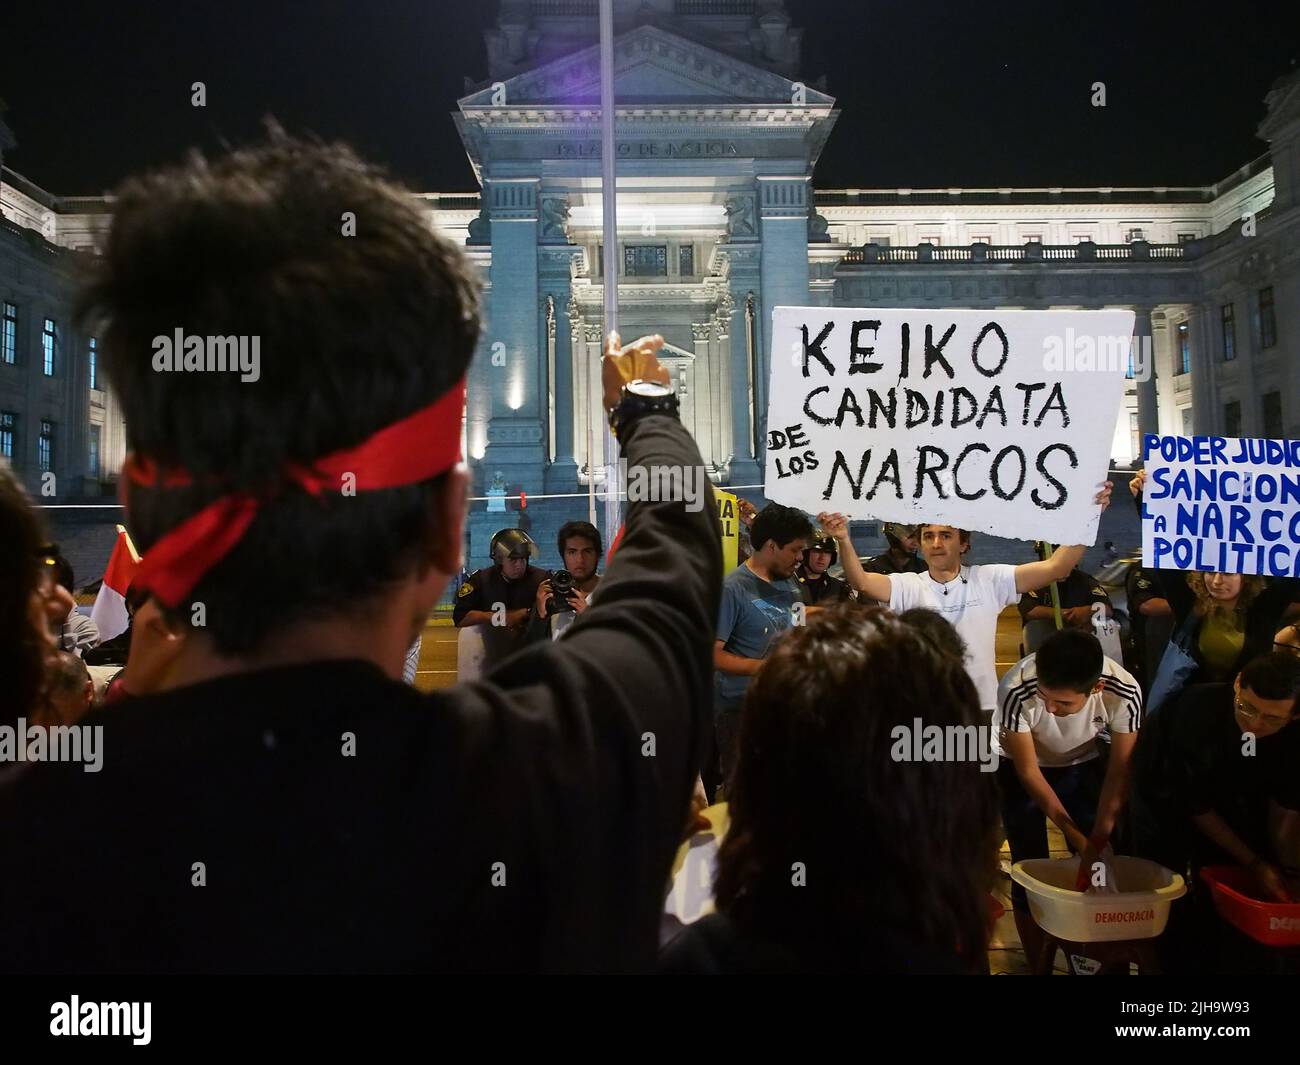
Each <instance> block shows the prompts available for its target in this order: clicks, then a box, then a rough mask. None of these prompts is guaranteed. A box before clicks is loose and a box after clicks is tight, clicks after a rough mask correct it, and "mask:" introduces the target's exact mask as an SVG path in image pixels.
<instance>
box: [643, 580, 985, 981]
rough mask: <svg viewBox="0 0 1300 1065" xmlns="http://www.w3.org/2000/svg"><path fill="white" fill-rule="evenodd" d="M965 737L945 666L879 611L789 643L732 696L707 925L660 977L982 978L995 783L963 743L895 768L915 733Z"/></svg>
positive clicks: (803, 633) (913, 747)
mask: <svg viewBox="0 0 1300 1065" xmlns="http://www.w3.org/2000/svg"><path fill="white" fill-rule="evenodd" d="M979 723H980V714H979V698H978V696H977V695H976V692H975V686H974V685H973V684H972V682H971V680H970V677H969V676H968V675H967V673H966V670H965V668H964V666H963V664H962V661H961V659H960V657H958V656H956V655H953V654H951V653H949V652H947V651H946V650H943V649H941V648H940V645H939V643H937V642H936V641H935V640H934V639H933V638H932V637H930V636H928V635H926V634H924V633H923V632H921V631H920V630H918V629H917V628H915V627H914V626H912V625H910V624H908V623H906V622H903V621H901V620H900V619H899V618H897V617H895V616H894V615H892V614H891V613H889V612H888V611H887V610H883V609H881V608H879V607H861V606H856V605H854V604H846V605H845V606H843V607H841V608H839V609H837V610H834V611H827V612H826V613H823V614H818V615H816V616H813V617H810V618H809V619H808V623H807V624H806V625H804V626H800V627H796V628H794V629H792V630H791V631H790V632H788V633H787V634H786V635H785V636H784V637H783V638H782V639H781V641H780V642H779V643H778V644H777V645H776V648H775V649H774V650H773V651H772V653H771V654H770V655H769V656H768V659H767V661H766V663H765V664H764V666H763V669H762V670H761V671H760V672H759V673H758V675H757V676H756V677H755V678H754V681H753V683H752V684H751V685H750V688H749V691H748V693H747V695H746V699H745V704H744V709H743V712H742V715H741V722H740V737H739V747H738V755H737V763H736V770H735V777H734V781H733V787H732V790H731V795H730V810H729V814H730V822H731V823H730V829H729V831H728V833H727V837H726V839H725V840H724V841H723V843H722V846H721V849H720V851H719V855H718V871H717V880H716V891H715V898H716V904H717V909H718V912H717V913H715V914H711V915H709V916H708V917H705V918H703V919H702V920H700V921H697V922H695V923H694V924H691V925H689V926H687V928H686V929H685V930H684V931H683V932H682V933H681V934H680V935H679V936H678V937H677V938H676V939H674V940H673V941H672V942H671V943H670V944H669V945H668V946H667V947H666V948H665V950H664V952H663V954H662V956H661V967H662V969H663V971H665V972H669V973H754V972H771V973H775V972H876V973H922V972H948V973H960V972H975V971H978V970H980V968H981V967H982V966H983V964H984V962H985V958H986V949H987V942H988V933H989V928H988V893H989V889H990V887H991V886H992V884H993V881H994V877H995V875H996V869H997V850H998V843H999V839H998V836H997V822H998V813H997V796H996V793H995V790H994V788H995V785H994V782H993V778H992V776H991V775H989V774H987V773H983V772H981V771H980V765H979V760H978V756H977V755H976V753H975V748H976V747H977V746H978V744H976V743H968V744H967V746H966V747H965V750H966V751H967V752H968V753H967V755H966V756H965V757H964V758H963V757H961V756H958V757H950V756H949V757H944V758H942V759H936V760H910V758H911V756H912V754H913V753H914V752H916V751H918V750H919V749H920V746H921V737H920V736H914V735H913V733H914V732H915V731H916V730H917V729H921V730H924V731H925V732H926V733H927V735H928V734H929V733H931V732H932V731H934V729H933V727H934V726H938V732H937V734H942V735H945V736H948V737H952V736H954V735H957V734H960V735H961V736H963V737H964V738H965V739H966V740H969V739H970V738H971V737H975V736H976V735H977V733H976V727H977V726H978V725H979ZM926 749H927V750H929V748H928V747H927V748H926ZM945 752H946V753H950V749H949V748H947V747H945Z"/></svg>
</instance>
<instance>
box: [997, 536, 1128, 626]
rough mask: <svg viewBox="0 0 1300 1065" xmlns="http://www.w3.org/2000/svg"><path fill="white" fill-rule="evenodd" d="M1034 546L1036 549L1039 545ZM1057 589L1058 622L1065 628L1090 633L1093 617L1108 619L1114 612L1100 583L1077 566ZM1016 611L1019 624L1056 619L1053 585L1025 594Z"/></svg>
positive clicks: (1108, 596)
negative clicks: (1059, 612) (1018, 612)
mask: <svg viewBox="0 0 1300 1065" xmlns="http://www.w3.org/2000/svg"><path fill="white" fill-rule="evenodd" d="M1034 546H1035V548H1037V547H1038V546H1039V545H1038V544H1035V545H1034ZM1056 587H1057V590H1058V593H1059V595H1060V600H1061V620H1062V621H1063V622H1064V623H1065V625H1066V627H1067V628H1072V629H1085V630H1090V629H1091V628H1092V624H1093V617H1094V615H1095V614H1098V613H1100V614H1101V615H1103V616H1104V617H1107V618H1108V617H1111V616H1113V615H1114V613H1115V608H1114V607H1113V606H1112V605H1111V601H1110V595H1109V593H1108V592H1107V591H1106V589H1105V588H1104V587H1102V584H1101V582H1100V581H1098V580H1097V578H1096V577H1094V576H1093V575H1092V574H1091V573H1087V572H1086V571H1084V570H1081V569H1080V568H1079V567H1078V566H1075V567H1074V569H1072V570H1071V571H1070V575H1069V576H1068V577H1066V578H1065V580H1063V581H1058V582H1057V585H1056ZM1019 610H1020V620H1021V622H1022V623H1028V622H1030V621H1053V620H1055V618H1056V612H1055V609H1054V608H1053V606H1052V586H1051V585H1050V584H1049V585H1048V586H1047V587H1046V588H1039V589H1038V590H1036V591H1032V592H1025V594H1024V595H1022V596H1021V597H1020V604H1019Z"/></svg>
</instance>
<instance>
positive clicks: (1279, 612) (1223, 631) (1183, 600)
mask: <svg viewBox="0 0 1300 1065" xmlns="http://www.w3.org/2000/svg"><path fill="white" fill-rule="evenodd" d="M1145 485H1146V470H1138V472H1137V473H1136V474H1135V475H1134V477H1133V479H1132V480H1131V481H1130V482H1129V491H1130V492H1132V493H1133V498H1134V500H1135V501H1136V503H1137V507H1138V513H1139V514H1140V513H1141V512H1142V490H1143V488H1144V487H1145ZM1161 584H1162V586H1163V588H1164V591H1165V597H1166V599H1167V600H1168V602H1169V608H1170V610H1171V611H1172V613H1173V615H1174V633H1175V634H1176V635H1177V634H1179V633H1181V632H1183V631H1184V629H1187V630H1190V632H1189V635H1190V645H1189V647H1188V649H1189V650H1190V651H1191V654H1192V657H1193V658H1195V659H1196V664H1197V670H1196V672H1195V673H1193V674H1192V676H1190V677H1189V678H1188V679H1187V681H1186V684H1187V685H1191V684H1212V683H1220V682H1224V681H1230V680H1232V678H1233V677H1235V676H1236V675H1237V674H1238V673H1240V672H1241V671H1242V670H1243V669H1244V668H1245V667H1246V663H1248V662H1251V661H1254V660H1255V659H1256V658H1258V657H1259V656H1260V655H1263V654H1268V652H1269V651H1271V650H1272V649H1273V642H1274V637H1275V635H1276V633H1277V631H1278V628H1279V627H1280V626H1281V625H1282V622H1283V619H1284V617H1285V615H1286V612H1287V608H1288V606H1289V605H1290V604H1291V603H1293V602H1300V581H1298V580H1295V579H1293V578H1288V577H1274V578H1271V579H1265V578H1264V577H1258V576H1253V575H1245V576H1243V575H1242V574H1240V573H1203V572H1194V573H1186V574H1179V573H1175V572H1169V571H1164V578H1163V580H1162V581H1161ZM1157 665H1158V663H1154V662H1153V663H1150V669H1151V672H1152V675H1153V676H1154V673H1155V670H1156V668H1157ZM1151 709H1152V710H1155V709H1157V707H1156V706H1155V705H1153V706H1152V708H1151Z"/></svg>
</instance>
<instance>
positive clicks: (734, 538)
mask: <svg viewBox="0 0 1300 1065" xmlns="http://www.w3.org/2000/svg"><path fill="white" fill-rule="evenodd" d="M713 494H714V496H715V497H716V498H717V500H718V521H719V522H720V523H721V524H722V572H723V573H730V572H731V571H732V570H733V569H735V568H736V567H737V566H738V565H740V510H739V507H738V505H737V499H736V497H735V496H734V495H732V494H731V493H730V492H724V491H722V489H720V488H715V489H714V490H713Z"/></svg>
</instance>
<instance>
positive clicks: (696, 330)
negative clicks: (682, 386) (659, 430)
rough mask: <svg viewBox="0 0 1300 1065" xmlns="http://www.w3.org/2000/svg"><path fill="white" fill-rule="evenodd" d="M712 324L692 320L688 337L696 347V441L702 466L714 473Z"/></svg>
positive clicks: (715, 453)
mask: <svg viewBox="0 0 1300 1065" xmlns="http://www.w3.org/2000/svg"><path fill="white" fill-rule="evenodd" d="M712 332H713V329H712V323H711V322H708V321H704V322H692V323H691V340H692V341H694V349H695V382H694V387H695V425H694V426H693V427H692V431H693V432H694V433H695V442H696V444H698V445H699V448H700V455H701V456H702V457H703V459H704V466H705V469H707V470H709V471H710V472H713V471H714V470H716V469H717V459H716V458H715V456H716V455H717V452H716V451H715V450H714V446H713V444H714V439H713V434H714V432H715V431H716V424H717V413H716V396H717V392H718V382H717V381H716V380H715V379H714V374H715V373H716V372H717V371H716V368H715V367H716V364H715V362H714V358H713V352H712V351H711V350H710V343H709V340H710V336H711V334H712Z"/></svg>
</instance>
